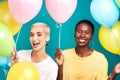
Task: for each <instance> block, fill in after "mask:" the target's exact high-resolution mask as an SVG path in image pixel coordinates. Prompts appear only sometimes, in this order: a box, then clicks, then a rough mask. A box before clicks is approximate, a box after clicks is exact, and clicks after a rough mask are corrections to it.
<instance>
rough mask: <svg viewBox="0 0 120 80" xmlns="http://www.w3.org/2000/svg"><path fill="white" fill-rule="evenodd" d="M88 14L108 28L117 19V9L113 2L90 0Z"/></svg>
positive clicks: (110, 0)
mask: <svg viewBox="0 0 120 80" xmlns="http://www.w3.org/2000/svg"><path fill="white" fill-rule="evenodd" d="M90 12H91V15H92V17H93V18H94V19H95V20H96V21H97V22H98V23H99V24H101V25H103V26H106V27H110V28H111V27H112V26H114V25H115V23H116V22H117V21H118V18H119V9H118V7H117V6H116V4H115V2H114V1H113V0H92V2H91V5H90Z"/></svg>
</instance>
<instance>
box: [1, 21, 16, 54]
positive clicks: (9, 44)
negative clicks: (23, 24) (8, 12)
mask: <svg viewBox="0 0 120 80" xmlns="http://www.w3.org/2000/svg"><path fill="white" fill-rule="evenodd" d="M13 47H14V40H13V36H12V34H11V32H10V30H9V29H8V28H7V27H6V26H5V25H4V24H2V23H0V56H8V55H10V53H11V52H12V51H13Z"/></svg>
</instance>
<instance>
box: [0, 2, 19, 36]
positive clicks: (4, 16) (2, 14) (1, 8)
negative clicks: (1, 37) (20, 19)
mask: <svg viewBox="0 0 120 80" xmlns="http://www.w3.org/2000/svg"><path fill="white" fill-rule="evenodd" d="M0 22H1V23H3V24H5V25H7V26H6V27H8V28H9V30H10V31H11V33H12V35H15V34H16V33H17V32H18V31H19V29H20V25H19V24H18V23H17V22H16V21H15V20H14V18H13V17H12V15H11V13H10V11H9V8H8V2H7V1H3V2H0Z"/></svg>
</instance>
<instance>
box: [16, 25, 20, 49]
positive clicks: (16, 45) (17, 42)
mask: <svg viewBox="0 0 120 80" xmlns="http://www.w3.org/2000/svg"><path fill="white" fill-rule="evenodd" d="M21 28H22V25H20V29H19V31H18V34H17V38H16V40H15V46H14V47H15V49H16V46H17V43H18V39H19V36H20V31H21Z"/></svg>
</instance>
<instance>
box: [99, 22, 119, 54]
mask: <svg viewBox="0 0 120 80" xmlns="http://www.w3.org/2000/svg"><path fill="white" fill-rule="evenodd" d="M99 40H100V43H101V44H102V46H103V47H104V48H105V49H106V50H107V51H109V52H111V53H114V54H120V21H119V22H117V24H115V25H114V26H113V28H112V29H110V28H107V27H104V26H102V27H101V28H100V30H99Z"/></svg>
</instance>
